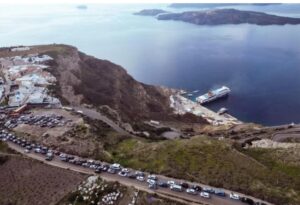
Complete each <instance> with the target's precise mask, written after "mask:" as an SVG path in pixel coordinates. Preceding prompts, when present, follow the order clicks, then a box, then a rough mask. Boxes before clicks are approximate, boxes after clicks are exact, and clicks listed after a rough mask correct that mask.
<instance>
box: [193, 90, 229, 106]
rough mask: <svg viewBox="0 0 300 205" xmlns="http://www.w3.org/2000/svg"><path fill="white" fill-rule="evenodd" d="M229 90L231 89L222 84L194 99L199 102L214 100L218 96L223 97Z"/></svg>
mask: <svg viewBox="0 0 300 205" xmlns="http://www.w3.org/2000/svg"><path fill="white" fill-rule="evenodd" d="M230 92H231V90H230V89H229V88H228V87H226V86H222V87H221V88H218V89H216V90H212V91H209V92H208V93H205V94H204V95H201V96H199V97H197V98H196V101H197V102H198V103H200V104H204V103H208V102H211V101H214V100H216V99H218V98H221V97H225V96H227V95H228V94H229V93H230Z"/></svg>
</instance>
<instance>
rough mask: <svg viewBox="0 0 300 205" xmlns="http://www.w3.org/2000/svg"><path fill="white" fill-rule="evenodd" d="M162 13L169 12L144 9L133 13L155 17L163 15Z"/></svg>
mask: <svg viewBox="0 0 300 205" xmlns="http://www.w3.org/2000/svg"><path fill="white" fill-rule="evenodd" d="M163 13H169V12H168V11H165V10H162V9H144V10H141V11H139V12H136V13H134V15H141V16H157V15H158V14H163Z"/></svg>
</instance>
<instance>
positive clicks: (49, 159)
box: [45, 156, 53, 161]
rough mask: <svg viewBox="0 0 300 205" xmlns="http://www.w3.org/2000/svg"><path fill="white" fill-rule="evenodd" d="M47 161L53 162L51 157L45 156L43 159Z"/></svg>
mask: <svg viewBox="0 0 300 205" xmlns="http://www.w3.org/2000/svg"><path fill="white" fill-rule="evenodd" d="M45 159H46V160H47V161H52V160H53V156H46V158H45Z"/></svg>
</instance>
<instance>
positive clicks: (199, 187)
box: [192, 185, 202, 191]
mask: <svg viewBox="0 0 300 205" xmlns="http://www.w3.org/2000/svg"><path fill="white" fill-rule="evenodd" d="M192 188H193V189H195V190H196V191H201V190H202V188H201V186H198V185H193V186H192Z"/></svg>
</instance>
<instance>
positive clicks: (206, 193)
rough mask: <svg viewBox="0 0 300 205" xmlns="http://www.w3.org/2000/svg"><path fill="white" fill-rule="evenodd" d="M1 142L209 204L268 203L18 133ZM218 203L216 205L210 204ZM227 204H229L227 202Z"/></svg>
mask: <svg viewBox="0 0 300 205" xmlns="http://www.w3.org/2000/svg"><path fill="white" fill-rule="evenodd" d="M0 139H1V140H2V141H8V142H9V143H13V144H15V145H17V146H18V147H21V148H22V149H23V150H24V152H25V153H32V154H36V155H39V156H41V157H43V158H44V159H45V160H47V161H57V162H59V163H63V164H68V165H71V166H75V167H81V169H86V170H90V171H93V172H95V173H96V174H100V173H101V174H105V175H109V176H111V177H113V178H115V179H116V180H122V181H129V182H131V183H137V184H140V185H143V186H147V187H148V189H151V190H152V191H154V192H156V191H157V190H161V189H162V190H163V191H164V192H169V193H177V194H179V195H183V196H185V197H187V196H188V197H192V198H193V199H199V201H205V202H207V203H208V204H220V203H215V201H220V202H224V203H222V204H230V205H236V204H255V205H264V204H266V203H262V202H255V201H254V199H253V198H252V197H246V196H244V195H240V194H238V193H233V192H228V191H225V190H223V189H218V188H213V187H209V186H203V185H199V184H196V183H191V182H186V181H183V180H176V179H171V178H168V177H164V176H158V175H155V174H150V173H146V172H142V171H138V170H133V169H129V168H125V167H122V166H121V165H120V164H116V163H115V164H109V163H106V162H100V161H96V160H93V159H85V158H81V157H79V156H74V155H70V154H67V153H61V152H59V151H57V150H54V149H52V148H51V147H46V146H43V145H41V144H36V143H32V142H30V141H28V140H25V139H22V138H18V137H16V136H15V135H14V134H12V133H9V132H8V131H6V130H2V131H1V132H0ZM210 202H214V203H210ZM225 202H226V203H225Z"/></svg>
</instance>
